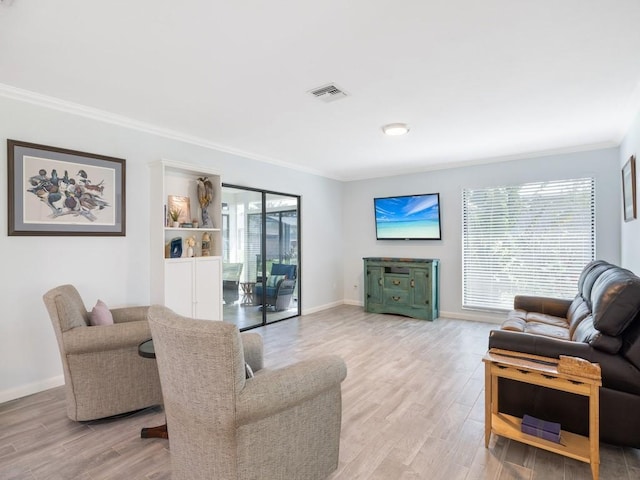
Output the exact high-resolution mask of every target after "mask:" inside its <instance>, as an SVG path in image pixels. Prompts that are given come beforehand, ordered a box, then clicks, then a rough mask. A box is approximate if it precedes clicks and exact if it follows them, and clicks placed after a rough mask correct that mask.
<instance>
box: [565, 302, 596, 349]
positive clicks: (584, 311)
mask: <svg viewBox="0 0 640 480" xmlns="http://www.w3.org/2000/svg"><path fill="white" fill-rule="evenodd" d="M589 315H591V310H589V305H588V304H587V302H586V301H585V299H584V298H582V296H581V295H580V294H578V295H576V298H574V299H573V302H571V306H570V307H569V311H568V312H567V321H568V322H569V336H570V337H571V339H573V334H574V332H575V331H576V328H578V325H580V322H582V321H583V320H584V319H585V318H587V317H588V316H589Z"/></svg>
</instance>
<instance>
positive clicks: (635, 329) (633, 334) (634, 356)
mask: <svg viewBox="0 0 640 480" xmlns="http://www.w3.org/2000/svg"><path fill="white" fill-rule="evenodd" d="M622 355H624V357H625V358H626V359H627V360H629V361H630V362H631V363H633V365H634V366H635V367H636V368H637V369H638V370H640V317H638V318H636V319H635V321H634V322H633V323H632V324H631V325H630V326H629V328H627V329H626V330H625V332H624V335H623V339H622Z"/></svg>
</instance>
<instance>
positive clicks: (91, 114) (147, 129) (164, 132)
mask: <svg viewBox="0 0 640 480" xmlns="http://www.w3.org/2000/svg"><path fill="white" fill-rule="evenodd" d="M0 96H1V97H5V98H9V99H12V100H17V101H20V102H26V103H31V104H33V105H37V106H40V107H44V108H50V109H52V110H58V111H61V112H65V113H70V114H72V115H78V116H81V117H85V118H89V119H92V120H96V121H99V122H104V123H109V124H111V125H116V126H119V127H123V128H128V129H131V130H137V131H139V132H144V133H148V134H150V135H155V136H158V137H163V138H167V139H170V140H176V141H179V142H184V143H188V144H191V145H196V146H199V147H204V148H208V149H211V150H218V151H220V152H224V153H229V154H231V155H236V156H239V157H245V158H248V159H251V160H256V161H258V162H263V163H268V164H271V165H275V166H278V167H283V168H288V169H291V170H297V171H300V172H304V173H308V174H311V175H317V176H321V177H324V178H332V177H330V176H327V174H326V173H323V172H321V171H319V170H315V169H312V168H307V167H301V166H299V165H296V164H293V163H287V162H284V161H282V160H277V159H274V158H271V157H267V156H264V155H258V154H255V153H251V152H245V151H243V150H238V149H236V148H232V147H227V146H225V145H220V144H217V143H214V142H211V141H209V140H207V139H204V138H201V137H196V136H193V135H188V134H185V133H182V132H178V131H176V130H171V129H168V128H162V127H159V126H157V125H154V124H151V123H147V122H140V121H138V120H134V119H132V118H129V117H126V116H124V115H118V114H115V113H111V112H108V111H106V110H100V109H98V108H93V107H88V106H86V105H81V104H79V103H74V102H69V101H67V100H61V99H59V98H56V97H51V96H49V95H43V94H41V93H36V92H32V91H30V90H24V89H22V88H17V87H13V86H11V85H6V84H2V83H0ZM334 180H339V179H337V178H334Z"/></svg>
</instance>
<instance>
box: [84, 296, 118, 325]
mask: <svg viewBox="0 0 640 480" xmlns="http://www.w3.org/2000/svg"><path fill="white" fill-rule="evenodd" d="M89 324H90V325H113V315H111V311H110V310H109V307H107V305H106V304H105V303H104V302H103V301H102V300H98V302H97V303H96V306H95V307H93V310H91V315H89Z"/></svg>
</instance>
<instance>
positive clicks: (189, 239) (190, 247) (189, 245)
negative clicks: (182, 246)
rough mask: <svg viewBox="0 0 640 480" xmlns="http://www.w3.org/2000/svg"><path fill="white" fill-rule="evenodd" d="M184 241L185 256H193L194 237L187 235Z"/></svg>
mask: <svg viewBox="0 0 640 480" xmlns="http://www.w3.org/2000/svg"><path fill="white" fill-rule="evenodd" d="M185 243H186V244H187V257H189V258H191V257H193V256H194V254H193V247H195V246H196V237H187V239H186V240H185Z"/></svg>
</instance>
